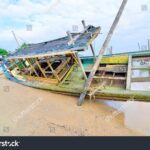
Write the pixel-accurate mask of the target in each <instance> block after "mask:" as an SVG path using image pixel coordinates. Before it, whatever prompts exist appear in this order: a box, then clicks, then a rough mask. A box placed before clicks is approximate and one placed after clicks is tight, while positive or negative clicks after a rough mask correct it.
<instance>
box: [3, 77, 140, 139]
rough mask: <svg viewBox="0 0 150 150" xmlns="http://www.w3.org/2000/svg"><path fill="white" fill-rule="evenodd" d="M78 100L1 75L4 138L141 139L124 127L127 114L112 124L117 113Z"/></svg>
mask: <svg viewBox="0 0 150 150" xmlns="http://www.w3.org/2000/svg"><path fill="white" fill-rule="evenodd" d="M76 102H77V97H71V96H66V95H60V94H54V93H51V92H49V91H44V90H39V89H34V88H30V87H26V86H23V85H20V84H17V83H14V82H12V81H9V80H7V79H5V78H4V76H3V75H0V135H3V136H5V135H13V136H14V135H16V136H38V135H39V136H81V135H82V136H86V135H88V136H133V135H134V136H138V135H142V134H141V133H138V132H134V131H132V130H130V129H128V128H127V127H125V126H124V114H123V113H118V115H117V116H115V117H114V118H112V119H111V120H108V117H110V116H112V114H113V112H114V111H116V109H114V108H112V107H110V106H108V105H106V104H104V103H101V102H99V103H97V102H95V103H94V102H90V101H89V100H86V101H85V103H84V105H83V106H82V107H78V106H77V105H76Z"/></svg>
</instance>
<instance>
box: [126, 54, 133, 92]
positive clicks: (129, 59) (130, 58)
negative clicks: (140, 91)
mask: <svg viewBox="0 0 150 150" xmlns="http://www.w3.org/2000/svg"><path fill="white" fill-rule="evenodd" d="M131 69H132V56H129V58H128V72H127V81H126V89H127V90H130V89H131V76H132V70H131Z"/></svg>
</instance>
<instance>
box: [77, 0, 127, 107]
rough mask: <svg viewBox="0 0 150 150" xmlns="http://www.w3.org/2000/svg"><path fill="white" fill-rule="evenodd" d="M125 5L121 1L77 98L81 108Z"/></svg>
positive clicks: (124, 0)
mask: <svg viewBox="0 0 150 150" xmlns="http://www.w3.org/2000/svg"><path fill="white" fill-rule="evenodd" d="M126 3H127V0H123V2H122V5H121V7H120V9H119V11H118V13H117V16H116V18H115V20H114V22H113V24H112V26H111V28H110V31H109V33H108V35H107V37H106V39H105V42H104V44H103V46H102V48H101V50H100V52H99V55H98V58H97V60H96V62H95V64H94V66H93V68H92V70H91V73H90V75H89V77H88V80H87V81H86V83H85V86H84V89H83V92H82V93H81V95H80V98H79V100H78V103H77V105H78V106H81V105H82V103H83V101H84V99H85V96H86V94H87V91H88V89H89V87H90V85H91V83H92V80H93V77H94V75H95V72H96V70H97V68H98V67H99V64H100V61H101V59H102V57H103V54H104V52H105V50H106V48H107V46H108V44H109V42H110V40H111V37H112V35H113V33H114V30H115V28H116V27H117V24H118V22H119V20H120V17H121V15H122V13H123V10H124V8H125V6H126Z"/></svg>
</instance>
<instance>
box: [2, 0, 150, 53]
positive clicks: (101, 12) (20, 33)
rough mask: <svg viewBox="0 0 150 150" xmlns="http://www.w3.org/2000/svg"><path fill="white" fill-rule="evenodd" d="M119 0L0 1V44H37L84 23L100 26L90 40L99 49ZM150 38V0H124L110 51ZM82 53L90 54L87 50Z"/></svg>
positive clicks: (135, 47) (12, 47)
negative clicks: (93, 38) (122, 10)
mask: <svg viewBox="0 0 150 150" xmlns="http://www.w3.org/2000/svg"><path fill="white" fill-rule="evenodd" d="M121 3H122V0H105V1H104V0H78V1H77V0H0V47H1V48H4V49H6V50H9V51H14V50H15V49H16V48H17V47H18V44H17V43H16V41H15V39H14V37H13V34H12V31H13V32H14V33H15V35H16V37H17V40H18V42H19V44H22V43H23V42H26V43H38V42H43V41H49V40H52V39H56V38H59V37H63V36H66V31H68V30H69V31H71V32H78V31H82V30H83V27H82V24H81V20H85V22H86V25H94V26H101V28H102V31H101V34H100V35H99V36H98V38H97V39H96V40H95V42H94V43H93V45H94V48H95V51H96V53H98V52H99V50H100V48H101V46H102V43H103V42H104V40H105V38H106V36H107V33H108V31H109V29H110V27H111V25H112V22H113V20H114V18H115V16H116V14H117V12H118V9H119V7H120V5H121ZM148 39H150V0H128V3H127V6H126V8H125V11H124V13H123V15H122V17H121V20H120V22H119V24H118V26H117V29H116V30H115V32H114V35H113V37H112V40H111V42H110V44H109V47H110V46H112V47H113V53H122V52H126V51H137V50H139V47H138V43H140V45H141V49H146V46H147V43H148V42H147V41H148ZM83 55H91V53H90V51H87V52H85V53H84V54H83Z"/></svg>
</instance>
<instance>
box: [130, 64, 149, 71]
mask: <svg viewBox="0 0 150 150" xmlns="http://www.w3.org/2000/svg"><path fill="white" fill-rule="evenodd" d="M145 69H150V65H141V66H137V67H132V70H145Z"/></svg>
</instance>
